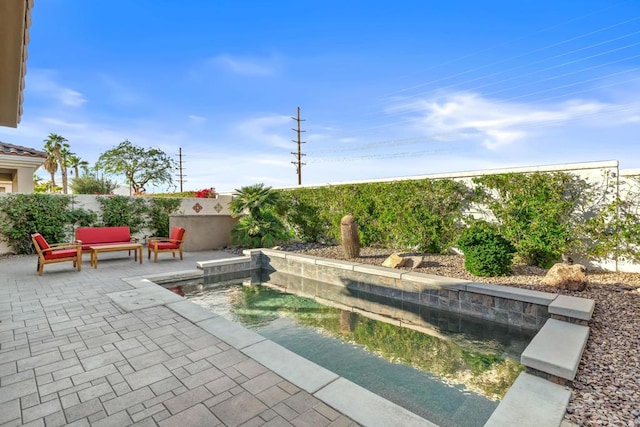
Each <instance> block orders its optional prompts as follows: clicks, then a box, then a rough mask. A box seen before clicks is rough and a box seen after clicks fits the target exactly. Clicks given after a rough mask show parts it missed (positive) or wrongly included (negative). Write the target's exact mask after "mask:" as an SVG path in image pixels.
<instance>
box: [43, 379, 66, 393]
mask: <svg viewBox="0 0 640 427" xmlns="http://www.w3.org/2000/svg"><path fill="white" fill-rule="evenodd" d="M71 387H73V383H72V382H71V380H70V379H69V378H63V379H61V380H60V381H54V382H51V383H47V384H44V385H39V386H38V392H39V393H40V396H46V395H47V394H50V393H57V392H59V391H60V390H64V389H66V388H71Z"/></svg>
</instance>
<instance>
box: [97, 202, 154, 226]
mask: <svg viewBox="0 0 640 427" xmlns="http://www.w3.org/2000/svg"><path fill="white" fill-rule="evenodd" d="M97 199H98V202H99V203H100V206H101V207H102V225H103V226H105V227H118V226H125V225H128V226H129V228H130V229H131V233H137V232H138V231H140V230H141V229H142V228H143V227H144V226H145V225H146V224H145V223H146V215H147V214H148V212H149V208H148V206H147V204H146V203H145V198H143V197H127V196H106V197H98V198H97Z"/></svg>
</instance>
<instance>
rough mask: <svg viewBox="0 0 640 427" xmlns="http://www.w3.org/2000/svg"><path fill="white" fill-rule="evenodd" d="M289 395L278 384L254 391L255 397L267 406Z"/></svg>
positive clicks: (273, 404)
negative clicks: (260, 390) (257, 391)
mask: <svg viewBox="0 0 640 427" xmlns="http://www.w3.org/2000/svg"><path fill="white" fill-rule="evenodd" d="M243 386H244V385H243ZM289 396H290V394H289V393H287V392H286V391H284V390H283V389H281V388H280V387H278V386H273V387H269V388H268V389H266V390H264V391H262V392H259V393H256V397H257V398H258V399H260V400H261V401H262V402H264V404H265V405H267V406H269V407H271V406H275V405H276V404H278V403H280V402H282V401H283V400H285V399H288V398H289Z"/></svg>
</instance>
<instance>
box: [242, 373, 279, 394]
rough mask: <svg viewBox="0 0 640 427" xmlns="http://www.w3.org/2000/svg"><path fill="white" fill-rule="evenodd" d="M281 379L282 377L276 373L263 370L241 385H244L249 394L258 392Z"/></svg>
mask: <svg viewBox="0 0 640 427" xmlns="http://www.w3.org/2000/svg"><path fill="white" fill-rule="evenodd" d="M282 381H283V380H282V378H280V377H279V376H278V375H277V374H275V373H273V372H271V371H267V372H263V373H262V374H260V375H258V376H257V377H255V378H252V379H250V380H248V381H245V382H243V383H242V387H244V389H245V390H247V391H248V392H249V393H251V394H258V393H260V392H262V391H264V390H266V389H268V388H269V387H272V386H274V385H276V384H278V383H280V382H282Z"/></svg>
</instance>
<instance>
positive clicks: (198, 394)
mask: <svg viewBox="0 0 640 427" xmlns="http://www.w3.org/2000/svg"><path fill="white" fill-rule="evenodd" d="M212 396H213V395H212V394H211V393H210V392H209V390H207V389H206V388H205V387H202V386H201V387H198V388H194V389H193V390H189V391H187V392H185V393H182V394H180V395H178V396H176V397H174V398H172V399H169V400H167V401H165V402H164V406H166V407H167V409H168V410H169V412H171V414H176V413H178V412H182V411H183V410H185V409H187V408H189V407H191V406H194V405H195V404H197V403H200V402H203V401H205V400H207V399H208V398H210V397H212Z"/></svg>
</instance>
